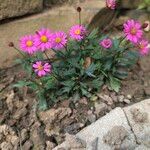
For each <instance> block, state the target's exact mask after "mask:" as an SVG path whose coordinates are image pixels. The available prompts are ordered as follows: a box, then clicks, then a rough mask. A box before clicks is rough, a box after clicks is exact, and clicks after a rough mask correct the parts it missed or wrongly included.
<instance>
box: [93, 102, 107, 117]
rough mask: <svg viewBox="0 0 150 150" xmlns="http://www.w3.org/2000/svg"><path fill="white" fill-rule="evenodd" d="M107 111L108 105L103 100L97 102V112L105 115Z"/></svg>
mask: <svg viewBox="0 0 150 150" xmlns="http://www.w3.org/2000/svg"><path fill="white" fill-rule="evenodd" d="M105 111H107V105H106V104H105V103H103V102H100V103H98V102H96V103H95V114H96V115H97V116H98V115H103V114H104V113H105Z"/></svg>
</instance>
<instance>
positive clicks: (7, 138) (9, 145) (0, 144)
mask: <svg viewBox="0 0 150 150" xmlns="http://www.w3.org/2000/svg"><path fill="white" fill-rule="evenodd" d="M18 144H19V137H18V136H17V135H16V133H15V132H14V131H13V129H12V128H10V127H9V126H8V125H5V124H4V125H1V126H0V149H1V150H12V149H14V150H15V149H17V148H18Z"/></svg>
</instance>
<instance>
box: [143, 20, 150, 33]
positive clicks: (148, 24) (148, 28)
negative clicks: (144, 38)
mask: <svg viewBox="0 0 150 150" xmlns="http://www.w3.org/2000/svg"><path fill="white" fill-rule="evenodd" d="M142 28H143V29H144V31H145V32H148V31H150V21H145V22H144V24H143V25H142Z"/></svg>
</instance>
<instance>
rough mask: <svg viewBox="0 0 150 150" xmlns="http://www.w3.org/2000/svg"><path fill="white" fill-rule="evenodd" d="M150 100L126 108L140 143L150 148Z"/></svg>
mask: <svg viewBox="0 0 150 150" xmlns="http://www.w3.org/2000/svg"><path fill="white" fill-rule="evenodd" d="M149 110H150V99H147V100H144V101H141V102H139V103H136V104H134V105H131V106H128V107H125V108H124V112H125V113H126V116H127V117H128V120H129V124H130V125H131V127H132V130H133V132H134V134H135V136H136V138H137V141H138V143H141V144H143V145H144V146H146V147H147V148H150V134H149V133H150V111H149Z"/></svg>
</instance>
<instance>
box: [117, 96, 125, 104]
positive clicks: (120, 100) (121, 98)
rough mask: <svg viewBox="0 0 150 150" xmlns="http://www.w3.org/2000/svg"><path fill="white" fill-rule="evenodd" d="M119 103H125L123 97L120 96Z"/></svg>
mask: <svg viewBox="0 0 150 150" xmlns="http://www.w3.org/2000/svg"><path fill="white" fill-rule="evenodd" d="M118 101H119V102H121V103H122V102H123V101H124V96H123V95H120V96H118Z"/></svg>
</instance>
